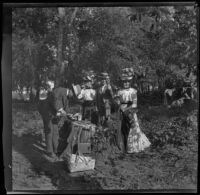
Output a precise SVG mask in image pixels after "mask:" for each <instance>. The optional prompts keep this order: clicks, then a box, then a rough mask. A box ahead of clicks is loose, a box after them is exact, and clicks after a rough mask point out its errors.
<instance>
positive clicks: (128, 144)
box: [117, 69, 151, 153]
mask: <svg viewBox="0 0 200 195" xmlns="http://www.w3.org/2000/svg"><path fill="white" fill-rule="evenodd" d="M131 74H132V73H131V72H129V71H127V69H125V70H123V71H122V75H121V81H122V82H123V86H122V89H120V90H119V91H118V92H117V97H118V101H119V104H120V112H121V120H122V121H121V131H120V132H118V145H119V146H120V148H121V149H122V150H124V151H125V152H127V153H134V152H140V151H142V150H144V149H145V148H147V147H149V146H150V144H151V143H150V142H149V140H148V139H147V137H146V136H145V134H144V133H143V132H142V131H141V130H140V127H139V123H138V119H137V114H136V112H137V90H136V89H134V88H132V87H131V86H130V83H131V81H132V75H131ZM119 136H121V137H119Z"/></svg>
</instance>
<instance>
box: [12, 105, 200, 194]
mask: <svg viewBox="0 0 200 195" xmlns="http://www.w3.org/2000/svg"><path fill="white" fill-rule="evenodd" d="M12 112H13V113H12V117H13V118H12V122H13V125H12V126H13V129H12V132H13V134H12V173H13V180H12V181H13V190H81V191H82V190H141V189H147V190H150V189H162V190H163V189H164V190H170V189H193V190H196V189H197V175H196V173H195V171H197V148H196V151H194V152H193V153H192V156H193V157H194V159H195V160H193V162H192V163H193V164H192V167H194V170H193V172H192V170H185V169H184V170H183V168H182V169H180V168H179V165H178V163H181V162H182V161H185V160H188V159H180V158H179V159H178V161H177V160H176V161H175V160H171V159H173V158H170V160H169V157H167V155H166V153H164V150H163V149H162V150H157V149H154V148H152V147H150V148H148V149H146V150H145V151H144V152H141V153H139V154H127V155H122V154H117V155H110V156H108V157H107V158H104V157H103V156H101V154H99V155H98V156H97V157H96V165H95V170H93V171H86V172H78V173H68V172H67V168H66V164H65V162H53V161H52V160H51V159H49V158H48V157H47V156H46V155H45V144H44V142H43V141H42V131H43V124H42V120H41V117H40V115H39V114H38V112H37V111H36V110H35V109H34V107H32V106H29V105H28V104H26V105H24V104H13V110H12ZM161 120H162V119H161ZM163 120H164V119H163ZM143 131H144V132H145V130H143ZM150 141H151V140H150ZM196 145H197V144H196ZM196 147H197V146H196ZM187 158H191V157H187ZM184 171H185V172H184Z"/></svg>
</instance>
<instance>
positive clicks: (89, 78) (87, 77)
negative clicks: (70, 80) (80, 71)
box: [83, 76, 92, 81]
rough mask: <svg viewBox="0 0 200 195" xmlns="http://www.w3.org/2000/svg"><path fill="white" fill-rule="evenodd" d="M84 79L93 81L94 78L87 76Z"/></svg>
mask: <svg viewBox="0 0 200 195" xmlns="http://www.w3.org/2000/svg"><path fill="white" fill-rule="evenodd" d="M83 80H84V81H92V78H91V77H90V76H85V77H83Z"/></svg>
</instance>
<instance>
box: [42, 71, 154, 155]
mask: <svg viewBox="0 0 200 195" xmlns="http://www.w3.org/2000/svg"><path fill="white" fill-rule="evenodd" d="M89 73H90V74H87V75H86V76H84V78H83V85H82V86H80V85H73V84H72V90H71V89H69V88H66V87H64V86H58V87H53V86H52V83H51V82H49V83H48V84H49V92H48V96H47V99H46V100H45V104H44V105H45V106H43V108H42V109H41V107H40V105H39V108H40V109H39V110H43V111H40V113H41V115H42V118H43V122H44V129H45V139H46V146H47V152H48V154H49V155H50V156H56V153H57V151H56V148H57V145H58V126H57V125H56V122H54V119H55V117H57V116H60V115H62V114H64V115H65V114H66V113H67V112H68V110H69V109H68V108H69V107H68V106H69V105H68V102H69V98H70V97H76V99H77V100H78V101H79V102H80V103H81V107H82V120H89V121H91V122H92V123H94V124H96V125H97V126H98V125H101V126H106V124H107V122H108V121H110V117H111V115H112V112H116V113H118V120H119V121H120V128H119V129H118V133H117V140H118V141H117V142H118V143H117V144H118V147H119V148H120V149H121V150H122V151H123V152H124V153H134V152H140V151H142V150H144V149H145V148H147V147H149V146H150V144H151V143H150V142H149V140H148V138H147V137H146V136H145V134H144V133H143V132H142V131H141V129H140V126H139V122H138V118H137V90H136V89H135V88H133V87H132V86H131V82H132V79H133V70H132V69H130V68H126V69H123V70H122V74H121V77H120V80H121V83H122V86H121V88H116V87H115V86H113V85H111V81H110V77H109V74H108V73H106V72H102V73H101V74H100V75H99V76H98V78H97V77H95V75H94V72H93V71H90V72H89ZM113 108H114V109H113Z"/></svg>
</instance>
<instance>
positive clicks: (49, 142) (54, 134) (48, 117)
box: [39, 86, 72, 157]
mask: <svg viewBox="0 0 200 195" xmlns="http://www.w3.org/2000/svg"><path fill="white" fill-rule="evenodd" d="M71 95H72V93H71V92H70V90H69V89H67V88H64V87H61V86H59V87H56V88H54V89H50V90H49V92H48V96H47V99H46V100H44V103H43V104H42V105H39V110H40V114H41V115H42V118H43V123H44V129H45V139H46V146H47V153H48V155H49V156H51V157H55V154H57V147H58V139H59V132H58V120H59V116H61V115H65V114H66V112H67V110H68V97H69V96H71Z"/></svg>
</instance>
